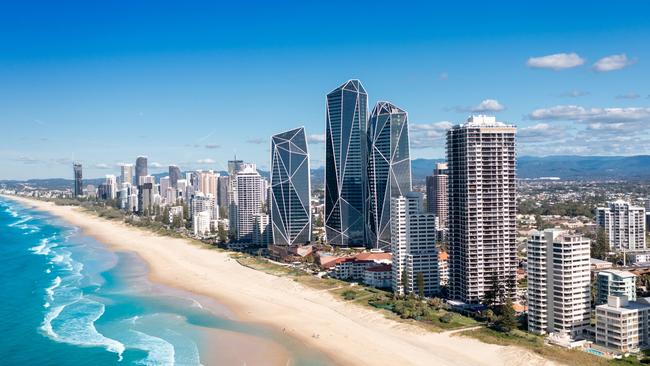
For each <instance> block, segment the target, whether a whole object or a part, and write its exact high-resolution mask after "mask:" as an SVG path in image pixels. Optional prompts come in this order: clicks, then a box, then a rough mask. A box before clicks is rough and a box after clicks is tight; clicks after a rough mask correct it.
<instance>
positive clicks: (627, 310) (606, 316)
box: [596, 295, 650, 353]
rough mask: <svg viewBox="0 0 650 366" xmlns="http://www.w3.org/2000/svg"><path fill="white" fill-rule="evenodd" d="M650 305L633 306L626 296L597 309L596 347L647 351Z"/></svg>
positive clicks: (633, 303)
mask: <svg viewBox="0 0 650 366" xmlns="http://www.w3.org/2000/svg"><path fill="white" fill-rule="evenodd" d="M649 324H650V304H649V303H648V299H643V300H642V301H641V302H630V301H628V299H627V298H626V297H625V296H611V295H610V296H608V297H607V303H606V304H603V305H598V306H596V344H599V345H601V346H604V347H607V348H611V349H616V350H618V351H619V352H621V353H633V352H638V351H640V350H642V349H645V348H648V346H649V345H650V339H649V336H648V334H649V333H650V329H649Z"/></svg>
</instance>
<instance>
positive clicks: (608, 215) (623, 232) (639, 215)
mask: <svg viewBox="0 0 650 366" xmlns="http://www.w3.org/2000/svg"><path fill="white" fill-rule="evenodd" d="M597 210H598V215H597V217H596V221H597V223H598V226H600V227H601V228H603V229H605V232H606V233H607V237H608V238H609V247H610V248H611V249H612V250H638V249H645V208H644V207H637V206H632V205H631V204H630V203H629V202H626V201H623V200H616V201H613V202H608V205H607V207H598V209H597Z"/></svg>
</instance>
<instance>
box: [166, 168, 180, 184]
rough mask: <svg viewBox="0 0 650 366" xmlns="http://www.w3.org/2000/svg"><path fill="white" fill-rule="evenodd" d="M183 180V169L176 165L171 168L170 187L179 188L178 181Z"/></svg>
mask: <svg viewBox="0 0 650 366" xmlns="http://www.w3.org/2000/svg"><path fill="white" fill-rule="evenodd" d="M179 179H181V169H180V168H179V167H177V166H176V165H170V166H169V184H170V187H172V188H176V187H177V186H178V180H179Z"/></svg>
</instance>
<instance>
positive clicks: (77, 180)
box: [72, 163, 84, 197]
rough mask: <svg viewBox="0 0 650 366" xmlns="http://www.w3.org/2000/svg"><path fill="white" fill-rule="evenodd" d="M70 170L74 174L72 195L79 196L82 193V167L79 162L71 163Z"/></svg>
mask: <svg viewBox="0 0 650 366" xmlns="http://www.w3.org/2000/svg"><path fill="white" fill-rule="evenodd" d="M72 171H73V174H74V187H73V190H74V192H73V193H74V196H75V197H81V196H83V195H84V192H83V168H82V165H81V163H73V164H72Z"/></svg>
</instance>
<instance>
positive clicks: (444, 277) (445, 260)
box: [438, 251, 449, 286]
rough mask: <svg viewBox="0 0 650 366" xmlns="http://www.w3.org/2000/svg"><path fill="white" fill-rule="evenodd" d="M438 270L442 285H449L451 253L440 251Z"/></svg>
mask: <svg viewBox="0 0 650 366" xmlns="http://www.w3.org/2000/svg"><path fill="white" fill-rule="evenodd" d="M438 272H439V274H440V286H447V284H448V283H449V254H447V252H443V251H441V252H440V253H438Z"/></svg>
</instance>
